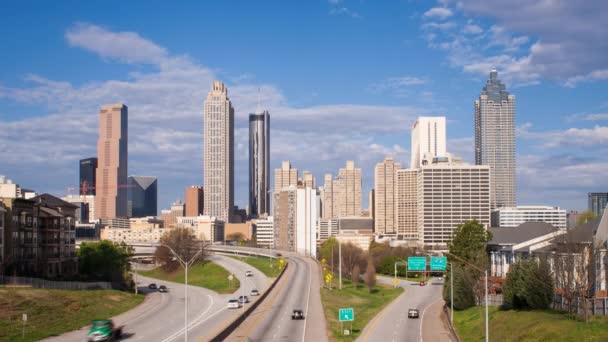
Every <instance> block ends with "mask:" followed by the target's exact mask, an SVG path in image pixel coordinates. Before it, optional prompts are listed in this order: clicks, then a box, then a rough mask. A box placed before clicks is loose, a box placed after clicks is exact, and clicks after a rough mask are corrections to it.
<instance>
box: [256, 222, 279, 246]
mask: <svg viewBox="0 0 608 342" xmlns="http://www.w3.org/2000/svg"><path fill="white" fill-rule="evenodd" d="M252 223H253V225H254V226H255V242H256V244H257V245H258V247H262V248H275V246H274V221H273V217H272V216H268V218H266V219H254V220H252Z"/></svg>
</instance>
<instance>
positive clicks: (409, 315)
mask: <svg viewBox="0 0 608 342" xmlns="http://www.w3.org/2000/svg"><path fill="white" fill-rule="evenodd" d="M418 316H419V312H418V309H409V310H407V318H418Z"/></svg>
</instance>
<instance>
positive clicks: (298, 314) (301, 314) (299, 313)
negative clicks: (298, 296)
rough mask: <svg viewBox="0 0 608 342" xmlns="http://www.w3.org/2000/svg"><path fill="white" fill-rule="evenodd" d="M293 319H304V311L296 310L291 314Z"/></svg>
mask: <svg viewBox="0 0 608 342" xmlns="http://www.w3.org/2000/svg"><path fill="white" fill-rule="evenodd" d="M291 319H304V311H302V310H300V309H294V310H293V312H292V313H291Z"/></svg>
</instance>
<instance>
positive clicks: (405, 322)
mask: <svg viewBox="0 0 608 342" xmlns="http://www.w3.org/2000/svg"><path fill="white" fill-rule="evenodd" d="M378 282H382V283H387V284H391V285H392V284H393V278H388V277H382V276H379V277H378ZM398 286H400V287H403V288H404V289H405V291H404V293H403V294H401V295H400V296H399V297H397V299H395V300H394V301H393V302H392V303H390V304H389V305H388V306H387V307H385V308H384V310H382V311H381V312H380V313H378V315H376V317H374V318H373V319H372V320H371V321H370V322H369V323H368V324H367V326H366V327H365V329H363V332H362V334H361V337H360V338H359V339H357V341H361V342H364V341H370V342H372V341H383V342H405V341H416V342H417V341H424V336H423V335H424V334H423V330H422V325H423V320H425V319H430V318H428V317H426V316H425V311H426V309H427V308H428V307H429V306H430V305H431V304H433V303H435V302H436V301H437V300H438V299H440V298H441V291H442V288H443V281H440V280H437V278H432V279H431V281H429V282H428V283H427V285H426V286H420V285H419V283H418V282H410V281H405V280H399V283H398ZM410 308H417V309H418V310H419V312H420V318H418V319H412V318H408V317H407V311H408V309H410ZM433 319H435V317H433ZM425 326H428V323H425ZM431 326H436V327H437V329H442V328H443V324H442V322H441V321H438V322H437V324H436V325H433V324H431Z"/></svg>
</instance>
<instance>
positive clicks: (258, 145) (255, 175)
mask: <svg viewBox="0 0 608 342" xmlns="http://www.w3.org/2000/svg"><path fill="white" fill-rule="evenodd" d="M269 191H270V115H269V114H268V111H266V110H265V111H262V110H260V109H259V108H258V110H257V111H256V113H254V114H249V214H250V216H251V217H258V216H259V215H261V214H268V213H269V212H270V193H269Z"/></svg>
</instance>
